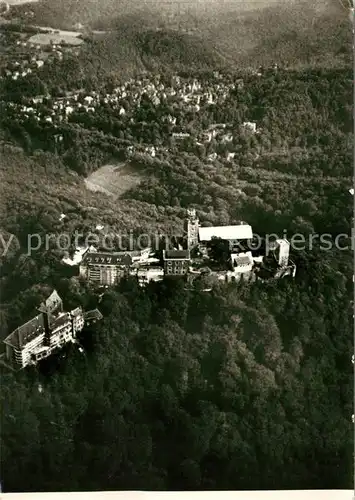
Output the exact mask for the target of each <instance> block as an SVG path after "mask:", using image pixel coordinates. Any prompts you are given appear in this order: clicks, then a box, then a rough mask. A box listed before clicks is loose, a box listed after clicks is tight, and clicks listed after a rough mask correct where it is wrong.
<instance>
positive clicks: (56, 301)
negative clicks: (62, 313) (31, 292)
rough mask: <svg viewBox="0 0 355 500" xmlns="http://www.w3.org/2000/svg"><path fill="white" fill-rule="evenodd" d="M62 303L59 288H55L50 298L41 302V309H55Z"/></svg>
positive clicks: (50, 310) (49, 310)
mask: <svg viewBox="0 0 355 500" xmlns="http://www.w3.org/2000/svg"><path fill="white" fill-rule="evenodd" d="M61 305H62V299H61V298H60V296H59V295H58V292H57V290H53V292H52V293H51V294H50V296H49V297H48V299H46V300H45V301H44V302H42V303H41V305H40V306H39V308H38V309H39V310H40V311H48V312H52V311H54V310H55V309H56V308H57V307H58V306H61Z"/></svg>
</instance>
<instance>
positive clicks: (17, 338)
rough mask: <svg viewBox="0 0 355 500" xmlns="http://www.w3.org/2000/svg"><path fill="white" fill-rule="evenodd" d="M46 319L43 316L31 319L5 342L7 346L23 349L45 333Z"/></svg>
mask: <svg viewBox="0 0 355 500" xmlns="http://www.w3.org/2000/svg"><path fill="white" fill-rule="evenodd" d="M44 331H45V330H44V317H43V314H39V315H38V316H36V317H34V318H32V319H30V320H29V321H27V323H25V324H24V325H22V326H19V327H18V328H16V330H14V331H13V332H12V333H10V335H8V336H7V337H6V339H5V340H4V343H5V344H9V345H11V346H13V347H23V346H25V345H26V344H28V343H29V342H31V340H33V339H34V338H36V337H37V336H38V335H41V334H42V333H44Z"/></svg>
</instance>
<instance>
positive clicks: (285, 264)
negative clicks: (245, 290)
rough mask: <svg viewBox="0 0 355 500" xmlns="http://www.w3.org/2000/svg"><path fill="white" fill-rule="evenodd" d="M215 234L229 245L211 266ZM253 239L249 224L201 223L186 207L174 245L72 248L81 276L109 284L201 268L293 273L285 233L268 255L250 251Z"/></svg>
mask: <svg viewBox="0 0 355 500" xmlns="http://www.w3.org/2000/svg"><path fill="white" fill-rule="evenodd" d="M216 239H217V240H221V241H223V242H226V243H228V248H229V251H228V256H226V259H225V262H224V263H223V267H224V269H215V270H212V269H211V268H213V267H216V266H215V263H214V262H213V258H212V257H211V244H212V243H213V241H216ZM252 240H253V231H252V228H251V226H250V225H249V224H246V223H244V222H240V223H239V224H236V225H233V226H214V227H201V225H200V222H199V220H198V218H197V216H196V211H195V210H188V216H187V218H186V220H185V236H184V237H183V238H182V244H181V245H180V244H179V246H178V248H172V249H165V250H163V251H159V250H152V249H151V248H146V249H144V250H136V251H127V252H122V251H121V252H101V251H97V250H96V249H95V248H94V247H90V248H88V249H86V250H85V249H84V250H78V251H77V253H76V265H77V266H78V267H79V275H80V277H81V278H82V279H84V280H86V281H87V282H89V283H90V284H92V285H94V286H112V285H114V284H116V283H118V282H119V280H120V279H122V278H123V277H128V276H135V277H136V278H137V280H138V282H139V284H140V285H141V286H144V285H145V284H147V283H149V282H150V281H159V280H162V279H163V278H164V276H180V277H185V278H186V279H188V278H189V277H196V276H197V275H201V274H205V273H206V269H208V270H209V275H211V276H214V277H215V278H217V279H219V280H223V281H227V282H229V281H236V282H238V281H240V280H243V281H252V280H255V279H257V278H259V279H267V278H281V277H284V276H287V275H289V276H292V277H294V276H295V273H296V266H295V264H294V263H293V262H291V261H290V259H289V253H290V244H289V242H288V241H287V240H286V239H276V240H275V241H274V242H273V246H272V247H271V245H270V248H269V249H268V255H265V254H264V255H263V251H260V249H258V251H257V252H255V251H253V245H252ZM67 260H68V259H67ZM72 262H73V261H70V262H65V261H63V263H67V264H69V265H73V264H72ZM209 266H210V267H211V268H210V267H209Z"/></svg>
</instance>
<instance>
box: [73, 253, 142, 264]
mask: <svg viewBox="0 0 355 500" xmlns="http://www.w3.org/2000/svg"><path fill="white" fill-rule="evenodd" d="M82 263H83V264H91V265H95V264H104V265H105V264H106V265H112V266H129V265H131V264H132V256H131V255H130V253H129V252H126V253H125V252H115V253H109V252H88V253H87V254H85V255H84V257H83V260H82Z"/></svg>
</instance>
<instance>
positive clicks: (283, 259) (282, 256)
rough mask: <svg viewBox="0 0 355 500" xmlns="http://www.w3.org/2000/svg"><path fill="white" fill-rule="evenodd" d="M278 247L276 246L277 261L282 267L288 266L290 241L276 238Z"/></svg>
mask: <svg viewBox="0 0 355 500" xmlns="http://www.w3.org/2000/svg"><path fill="white" fill-rule="evenodd" d="M276 243H277V247H276V251H275V253H276V259H277V263H278V265H279V266H280V267H287V266H288V258H289V255H290V243H289V242H288V241H287V240H285V239H283V240H281V239H280V240H276Z"/></svg>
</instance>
